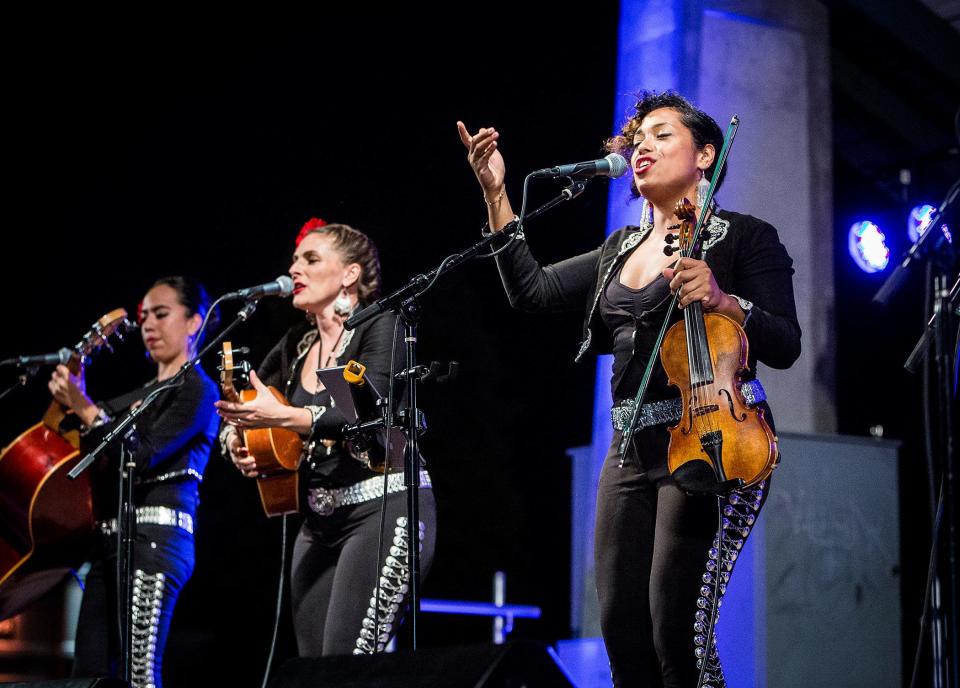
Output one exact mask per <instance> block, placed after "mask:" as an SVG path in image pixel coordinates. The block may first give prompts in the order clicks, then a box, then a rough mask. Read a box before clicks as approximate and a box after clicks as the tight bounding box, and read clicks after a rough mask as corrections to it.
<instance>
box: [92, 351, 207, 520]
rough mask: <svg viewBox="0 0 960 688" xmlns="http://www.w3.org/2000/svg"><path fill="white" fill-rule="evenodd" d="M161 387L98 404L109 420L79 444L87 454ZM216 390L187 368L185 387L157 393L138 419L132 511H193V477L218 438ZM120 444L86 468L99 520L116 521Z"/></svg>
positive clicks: (203, 375) (154, 384)
mask: <svg viewBox="0 0 960 688" xmlns="http://www.w3.org/2000/svg"><path fill="white" fill-rule="evenodd" d="M160 386H162V383H161V384H158V383H157V382H156V381H155V380H154V381H152V382H150V383H148V384H146V385H144V386H143V387H139V388H137V389H135V390H133V391H131V392H128V393H127V394H124V395H121V396H119V397H116V398H114V399H110V400H109V401H106V402H101V403H100V404H98V405H99V406H100V407H101V408H103V410H104V411H106V412H107V414H109V415H110V416H112V418H113V420H112V421H111V422H109V423H106V424H105V425H102V426H100V427H98V428H94V429H92V430H91V431H90V432H89V433H88V434H87V435H86V436H85V437H84V438H83V441H82V449H83V450H84V451H90V450H92V449H94V448H95V447H96V446H97V445H98V444H99V443H100V441H101V440H102V439H103V437H104V435H106V433H107V432H109V431H110V430H112V429H113V427H114V426H115V425H116V423H117V422H119V421H120V420H121V419H122V418H123V416H124V415H125V414H126V412H127V411H129V410H130V407H131V406H132V405H133V404H135V403H136V402H138V401H141V400H143V399H144V398H145V397H146V396H147V395H148V394H149V393H150V392H152V391H153V390H155V389H156V388H157V387H160ZM217 399H219V395H218V393H217V386H216V385H215V384H214V383H213V380H211V379H210V378H209V377H208V376H207V374H206V373H205V372H204V371H203V369H202V368H200V367H199V366H194V367H193V368H191V369H190V370H189V371H188V372H187V374H186V375H185V376H184V378H183V384H182V385H180V386H179V387H177V388H174V389H168V390H164V391H162V392H160V394H159V396H158V398H157V399H156V401H154V402H152V403H151V404H150V406H149V407H148V408H147V409H146V411H144V412H143V415H141V416H140V418H139V419H138V420H137V423H136V428H137V437H138V440H139V445H138V447H137V449H136V451H135V453H134V460H135V462H136V465H137V467H136V478H135V488H134V495H133V500H134V504H136V506H168V507H172V508H175V509H179V510H181V511H186V512H189V513H191V514H196V510H197V502H198V495H197V485H198V482H199V480H198V478H197V476H201V475H203V471H204V469H205V468H206V467H207V460H208V459H209V458H210V449H211V447H213V444H214V441H215V439H216V436H217V428H218V426H219V418H218V417H217V414H216V409H215V408H214V406H213V404H214V402H215V401H217ZM119 461H120V440H119V439H118V440H115V441H114V442H113V443H112V444H111V445H110V446H109V447H107V448H106V449H105V450H104V451H103V454H101V460H100V461H99V462H98V463H97V464H96V465H95V466H92V467H91V468H90V470H92V471H94V473H93V474H92V476H91V477H92V480H93V489H94V496H95V498H94V501H95V503H94V512H95V514H96V517H97V518H98V519H109V518H114V517H115V516H116V510H117V490H118V486H119V476H118V472H117V468H118V466H119Z"/></svg>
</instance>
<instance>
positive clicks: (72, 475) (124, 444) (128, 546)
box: [67, 300, 257, 682]
mask: <svg viewBox="0 0 960 688" xmlns="http://www.w3.org/2000/svg"><path fill="white" fill-rule="evenodd" d="M256 309H257V302H256V301H255V300H251V301H248V302H247V303H246V304H245V305H244V306H243V308H241V309H240V311H239V312H238V313H237V317H236V318H235V319H234V320H233V322H231V323H230V324H229V325H228V326H227V327H225V328H224V329H223V330H221V331H220V333H219V334H218V335H217V336H216V337H214V338H213V339H212V340H211V341H210V343H209V344H207V345H206V346H205V347H204V348H203V349H202V350H201V351H200V353H198V354H197V355H196V356H194V357H193V358H191V359H190V360H188V361H187V362H185V363H184V364H183V365H182V366H180V370H178V371H177V373H176V374H175V375H174V376H173V377H171V378H170V379H168V380H165V381H164V384H163V385H161V386H160V387H158V388H156V389H154V390H153V391H152V392H150V393H149V394H148V395H147V396H146V397H145V398H144V400H143V402H142V403H141V404H140V405H139V406H137V407H136V408H135V409H133V410H132V411H130V412H128V413H127V415H125V416H124V417H123V418H122V419H121V420H120V422H118V423H117V424H116V426H114V428H113V429H112V430H111V431H110V432H108V433H107V434H106V435H105V436H104V438H103V440H101V442H100V444H98V445H97V447H96V448H95V449H94V450H93V451H92V452H90V453H89V454H87V455H86V456H85V457H83V459H82V460H81V461H80V462H79V463H77V465H76V466H74V467H73V468H72V469H70V471H69V472H68V473H67V477H68V478H69V479H70V480H76V478H77V476H79V475H80V474H81V473H83V471H85V470H86V469H87V468H88V467H89V466H90V464H91V463H93V462H94V461H95V460H96V458H97V456H99V455H100V453H101V452H103V450H104V449H106V448H107V447H108V446H109V445H110V444H112V443H113V442H114V441H115V440H116V439H117V438H118V437H120V438H121V445H120V504H119V507H118V509H117V540H118V543H119V546H118V551H117V557H118V558H119V561H118V562H117V566H118V572H119V573H118V580H117V585H118V587H119V591H118V594H119V595H120V599H121V600H123V609H122V614H123V625H122V627H121V634H120V635H121V637H120V653H121V672H122V675H121V677H120V678H121V679H122V680H124V681H127V682H129V681H130V680H131V665H132V661H133V656H132V643H131V640H132V638H133V610H132V603H133V600H132V599H131V597H130V587H131V585H132V581H131V573H132V571H133V542H134V537H135V535H136V511H135V509H134V507H133V487H134V471H135V469H136V463H135V462H134V455H135V452H136V449H137V446H138V444H139V438H138V437H137V428H136V422H137V419H138V418H139V417H140V416H141V414H143V412H144V411H146V409H147V408H149V407H150V405H151V404H152V403H153V402H154V401H156V400H157V398H158V397H159V396H160V392H163V391H165V390H168V389H174V388H176V387H179V386H180V385H181V384H183V380H184V378H185V377H186V375H187V372H188V371H189V370H190V369H191V368H193V366H195V365H197V364H198V363H199V362H200V359H201V358H203V356H205V355H206V354H207V353H208V352H209V351H210V350H211V349H212V348H213V347H214V346H216V345H217V344H219V343H220V342H221V341H223V339H225V338H226V336H227V335H228V334H230V332H232V331H233V330H234V328H236V327H237V326H239V325H240V324H241V323H243V322H246V321H247V320H248V319H249V318H250V316H251V315H253V312H254V311H255V310H256Z"/></svg>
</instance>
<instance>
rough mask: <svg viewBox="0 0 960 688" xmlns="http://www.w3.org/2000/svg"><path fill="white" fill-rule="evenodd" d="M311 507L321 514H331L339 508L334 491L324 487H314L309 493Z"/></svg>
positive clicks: (308, 498) (308, 500)
mask: <svg viewBox="0 0 960 688" xmlns="http://www.w3.org/2000/svg"><path fill="white" fill-rule="evenodd" d="M307 502H308V503H309V504H310V509H311V510H312V511H313V512H314V513H317V514H320V515H321V516H329V515H330V514H332V513H333V512H334V510H335V509H336V508H337V502H336V500H335V499H334V498H333V492H331V491H330V490H327V489H326V488H323V487H315V488H312V489H311V490H310V491H309V492H308V494H307Z"/></svg>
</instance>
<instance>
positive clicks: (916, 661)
mask: <svg viewBox="0 0 960 688" xmlns="http://www.w3.org/2000/svg"><path fill="white" fill-rule="evenodd" d="M942 517H943V478H941V479H940V503H939V504H938V506H937V515H936V518H935V519H934V521H933V542H932V544H931V545H930V564H929V565H928V566H927V588H926V592H925V593H924V595H923V614H922V615H921V617H920V637H919V638H918V639H917V652H916V655H914V658H913V673H912V674H911V677H910V688H915V687H916V685H917V673H918V672H919V670H920V654H921V652H922V651H923V634H924V632H925V631H926V630H927V624H928V623H929V621H930V618H929V616H928V612H929V611H930V596H931V590H932V589H933V578H934V572H935V571H936V568H937V540H939V537H938V535H939V533H940V521H941V520H942ZM936 670H937V669H936V668H934V671H936Z"/></svg>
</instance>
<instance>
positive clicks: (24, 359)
mask: <svg viewBox="0 0 960 688" xmlns="http://www.w3.org/2000/svg"><path fill="white" fill-rule="evenodd" d="M71 356H73V351H71V350H70V349H67V348H66V347H64V348H63V349H60V351H58V352H57V353H55V354H39V355H37V356H18V357H17V358H8V359H6V360H5V361H0V366H7V365H18V366H33V365H59V364H62V365H66V364H67V362H68V361H69V360H70V357H71Z"/></svg>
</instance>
